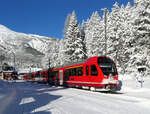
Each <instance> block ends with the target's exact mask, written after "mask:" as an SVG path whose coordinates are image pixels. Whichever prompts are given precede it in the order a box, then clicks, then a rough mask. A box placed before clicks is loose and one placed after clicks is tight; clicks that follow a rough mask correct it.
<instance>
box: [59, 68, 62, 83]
mask: <svg viewBox="0 0 150 114" xmlns="http://www.w3.org/2000/svg"><path fill="white" fill-rule="evenodd" d="M59 76H60V81H59V84H60V85H63V70H59Z"/></svg>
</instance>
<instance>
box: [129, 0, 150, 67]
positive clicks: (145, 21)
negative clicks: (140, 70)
mask: <svg viewBox="0 0 150 114" xmlns="http://www.w3.org/2000/svg"><path fill="white" fill-rule="evenodd" d="M134 2H135V9H134V14H135V19H134V37H135V39H134V40H133V42H132V45H133V46H134V47H135V48H134V51H133V52H134V54H135V55H134V56H133V57H132V59H131V60H132V62H133V65H134V66H141V65H145V66H147V68H150V62H149V61H150V0H134Z"/></svg>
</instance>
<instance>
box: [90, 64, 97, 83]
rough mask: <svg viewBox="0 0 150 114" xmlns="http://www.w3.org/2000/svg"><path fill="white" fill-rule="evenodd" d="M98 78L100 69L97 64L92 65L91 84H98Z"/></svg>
mask: <svg viewBox="0 0 150 114" xmlns="http://www.w3.org/2000/svg"><path fill="white" fill-rule="evenodd" d="M97 78H98V69H97V67H96V65H95V64H92V65H90V82H96V81H97Z"/></svg>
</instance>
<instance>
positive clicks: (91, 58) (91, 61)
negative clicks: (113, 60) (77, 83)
mask: <svg viewBox="0 0 150 114" xmlns="http://www.w3.org/2000/svg"><path fill="white" fill-rule="evenodd" d="M99 57H102V58H109V57H107V56H94V57H89V58H88V59H83V60H81V61H77V62H72V63H68V64H64V65H61V66H56V67H54V69H57V68H62V67H67V66H73V65H80V64H83V63H94V62H97V58H99ZM109 59H110V58H109Z"/></svg>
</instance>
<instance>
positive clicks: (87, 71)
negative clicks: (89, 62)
mask: <svg viewBox="0 0 150 114" xmlns="http://www.w3.org/2000/svg"><path fill="white" fill-rule="evenodd" d="M88 75H89V66H86V76H88Z"/></svg>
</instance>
